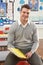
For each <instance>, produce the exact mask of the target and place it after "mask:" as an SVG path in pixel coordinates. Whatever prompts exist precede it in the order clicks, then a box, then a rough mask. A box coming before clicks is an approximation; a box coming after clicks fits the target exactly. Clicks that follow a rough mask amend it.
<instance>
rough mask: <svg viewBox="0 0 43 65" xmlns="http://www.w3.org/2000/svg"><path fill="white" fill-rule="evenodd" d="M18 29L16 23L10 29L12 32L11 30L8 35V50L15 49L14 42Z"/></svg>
mask: <svg viewBox="0 0 43 65" xmlns="http://www.w3.org/2000/svg"><path fill="white" fill-rule="evenodd" d="M16 27H17V23H16V22H14V23H13V24H12V25H11V27H10V30H9V33H8V48H12V47H14V45H13V42H14V38H15V30H16Z"/></svg>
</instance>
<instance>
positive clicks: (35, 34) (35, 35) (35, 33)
mask: <svg viewBox="0 0 43 65" xmlns="http://www.w3.org/2000/svg"><path fill="white" fill-rule="evenodd" d="M38 47H39V38H38V30H37V27H36V26H34V31H33V46H32V49H31V52H32V54H33V53H34V52H36V50H37V49H38Z"/></svg>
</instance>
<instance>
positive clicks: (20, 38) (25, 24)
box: [5, 4, 42, 65]
mask: <svg viewBox="0 0 43 65" xmlns="http://www.w3.org/2000/svg"><path fill="white" fill-rule="evenodd" d="M29 13H30V7H29V5H27V4H24V5H23V6H22V7H21V11H20V19H19V20H18V21H17V22H14V23H13V24H12V26H11V27H10V30H9V36H8V47H9V48H11V47H12V48H14V47H16V48H18V49H20V50H21V51H22V52H23V53H24V54H25V55H26V56H27V61H28V62H29V63H30V64H31V65H42V62H41V59H40V58H39V57H38V55H37V54H36V53H35V52H36V50H37V48H38V46H39V43H38V41H39V40H38V36H37V28H36V26H35V24H34V23H32V22H30V20H29V19H28V18H29ZM20 60H21V59H20V58H18V57H16V56H15V55H14V54H13V53H10V54H9V55H8V56H7V58H6V62H5V65H16V64H17V63H18V61H20Z"/></svg>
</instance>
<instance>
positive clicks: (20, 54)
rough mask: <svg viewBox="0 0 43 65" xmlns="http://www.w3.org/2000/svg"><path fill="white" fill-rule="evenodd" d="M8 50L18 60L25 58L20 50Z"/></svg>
mask: <svg viewBox="0 0 43 65" xmlns="http://www.w3.org/2000/svg"><path fill="white" fill-rule="evenodd" d="M8 50H10V52H12V53H13V54H15V55H16V56H17V57H19V58H23V59H26V58H27V57H26V55H25V54H24V53H23V52H22V51H21V50H19V49H18V48H8Z"/></svg>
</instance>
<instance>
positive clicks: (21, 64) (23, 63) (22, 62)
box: [16, 61, 30, 65]
mask: <svg viewBox="0 0 43 65" xmlns="http://www.w3.org/2000/svg"><path fill="white" fill-rule="evenodd" d="M16 65H30V63H28V62H27V61H19V62H18V63H17V64H16Z"/></svg>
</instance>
